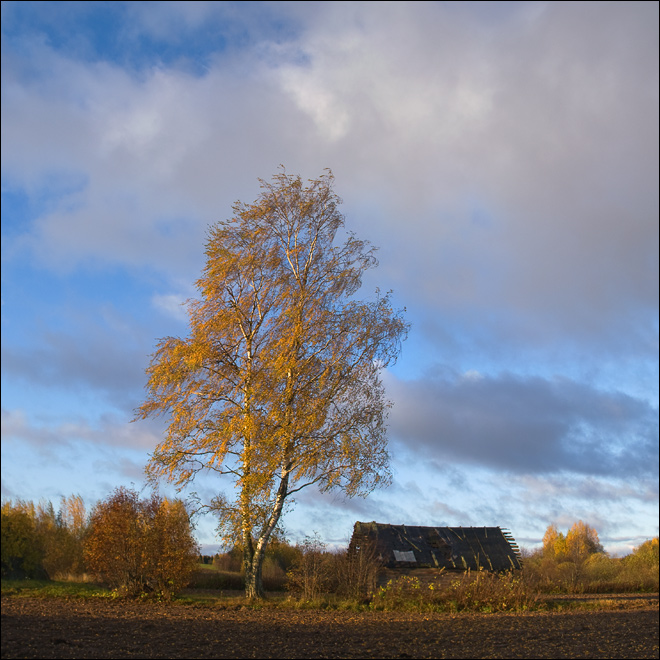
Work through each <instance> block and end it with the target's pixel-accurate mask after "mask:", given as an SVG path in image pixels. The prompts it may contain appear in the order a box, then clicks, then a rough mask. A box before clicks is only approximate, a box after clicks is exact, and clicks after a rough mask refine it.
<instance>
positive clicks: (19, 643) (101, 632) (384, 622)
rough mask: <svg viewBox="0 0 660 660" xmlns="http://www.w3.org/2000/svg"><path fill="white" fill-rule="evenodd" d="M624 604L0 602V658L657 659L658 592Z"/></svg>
mask: <svg viewBox="0 0 660 660" xmlns="http://www.w3.org/2000/svg"><path fill="white" fill-rule="evenodd" d="M599 598H603V597H602V596H601V597H599ZM607 598H609V597H607ZM620 605H621V604H619V605H617V603H616V602H615V601H612V607H613V609H600V610H598V611H589V612H585V611H572V612H562V613H550V612H547V613H546V612H537V613H530V614H457V615H452V614H413V613H403V612H346V611H319V610H287V609H281V608H262V609H249V608H246V607H241V606H238V605H236V606H234V609H221V608H220V607H209V606H205V607H195V606H191V605H181V604H176V603H174V604H158V603H140V602H133V601H106V600H101V599H70V600H67V599H58V598H43V599H39V598H27V597H25V598H24V597H4V598H2V657H3V658H658V652H659V642H658V605H657V596H656V597H655V599H649V598H644V599H639V601H638V602H635V603H634V604H631V603H627V604H626V605H625V607H626V609H618V607H619V606H620Z"/></svg>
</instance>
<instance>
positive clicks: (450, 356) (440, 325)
mask: <svg viewBox="0 0 660 660" xmlns="http://www.w3.org/2000/svg"><path fill="white" fill-rule="evenodd" d="M1 84H2V496H3V498H13V499H15V498H23V499H32V500H39V499H42V498H45V499H51V500H53V501H54V502H55V501H57V500H58V499H59V497H60V496H61V495H69V494H81V495H82V496H83V497H84V498H85V500H86V502H88V503H89V504H91V503H93V502H94V501H95V500H97V499H99V498H102V497H105V496H107V495H108V494H109V492H110V491H111V490H112V488H114V487H115V486H118V485H130V484H134V485H135V486H136V487H137V488H142V487H143V485H144V477H143V473H142V470H143V467H144V465H145V463H146V461H147V458H148V455H149V452H150V451H151V450H152V449H153V448H154V447H155V445H156V444H157V442H158V439H159V437H160V435H161V433H162V429H163V426H162V424H161V423H159V422H153V421H149V422H139V423H131V422H130V420H131V419H132V417H133V411H134V409H135V408H136V407H137V406H138V405H139V404H140V402H141V401H142V398H143V394H144V390H143V388H144V384H145V382H146V379H145V376H144V369H145V367H146V365H147V363H148V359H149V355H150V353H151V352H152V351H153V350H154V347H155V343H156V340H157V339H158V338H160V337H163V336H167V335H180V336H184V335H185V334H186V324H185V316H184V314H183V310H182V308H181V302H182V301H184V300H186V299H188V298H190V297H192V296H194V295H195V289H194V286H193V283H194V281H195V280H196V278H197V277H198V275H199V274H200V272H201V269H202V268H203V265H204V261H203V252H204V241H205V235H206V229H207V227H208V225H209V224H211V223H213V222H215V221H218V220H222V219H226V218H228V217H229V216H230V215H231V206H232V204H233V202H235V201H236V200H238V199H240V200H241V201H243V202H251V201H252V200H254V199H255V198H256V197H257V195H258V194H259V185H258V178H262V179H269V178H270V177H271V176H273V175H274V174H275V173H276V171H277V168H278V166H279V165H280V164H284V165H285V166H286V168H287V171H288V172H290V173H296V174H297V173H299V174H301V176H303V177H304V178H315V177H317V176H319V175H320V174H322V172H323V171H324V169H325V168H331V169H332V171H333V173H334V175H335V179H336V182H335V183H336V191H337V193H338V194H339V195H340V196H341V197H342V198H343V200H344V204H343V212H344V213H345V215H346V219H347V228H348V229H350V230H352V231H354V232H355V233H356V234H357V235H358V236H359V237H361V238H365V239H367V240H369V241H371V242H372V243H373V244H374V245H376V246H379V248H380V250H379V260H380V266H379V267H378V268H377V269H375V270H373V271H371V272H370V273H369V275H368V276H367V277H366V278H365V280H364V285H363V290H362V291H363V294H364V296H371V295H373V292H374V290H375V289H376V287H379V288H380V289H381V290H389V289H393V290H394V292H395V299H396V302H397V303H398V304H399V305H400V306H405V307H406V308H407V316H408V319H409V321H410V322H411V323H412V330H411V333H410V335H409V339H408V341H407V342H406V343H405V345H404V349H403V353H402V356H401V358H400V360H399V362H398V363H397V365H396V366H395V367H394V368H392V369H391V370H389V371H387V372H386V373H385V374H384V375H383V378H384V381H385V383H386V386H387V390H388V394H389V396H390V398H391V399H392V401H393V403H394V406H393V408H392V411H391V414H390V434H389V435H390V450H391V454H392V468H393V472H394V482H393V484H392V486H391V487H390V488H388V489H386V490H382V491H377V492H375V493H374V494H372V495H371V496H370V497H369V498H367V499H364V500H362V499H358V500H346V499H344V498H342V497H341V496H339V495H330V496H329V495H321V494H319V493H318V492H316V491H312V490H307V491H303V492H302V493H301V494H300V496H299V497H298V500H297V502H296V506H295V508H294V509H293V511H291V512H290V513H289V514H287V517H286V519H285V521H284V525H285V527H286V529H287V531H288V533H289V536H290V538H292V539H293V540H297V539H301V538H302V537H303V536H304V535H305V534H306V533H311V532H312V531H318V532H319V533H320V535H321V537H322V538H324V539H325V540H326V541H327V542H328V543H331V544H341V543H342V542H344V541H346V540H347V539H348V538H349V537H350V534H351V531H352V527H353V523H354V522H355V521H356V520H362V521H368V520H376V521H378V522H390V523H395V524H411V525H413V524H421V525H425V524H426V525H477V526H480V525H486V526H490V525H499V526H502V527H507V528H509V529H510V530H511V531H512V533H513V535H514V536H515V537H516V539H517V540H518V541H519V542H520V543H521V544H522V545H524V546H527V547H534V545H535V544H537V543H538V542H539V541H540V539H541V537H542V536H543V533H544V531H545V529H546V527H547V526H548V525H549V524H550V523H553V522H554V523H556V524H557V525H558V526H559V527H560V528H566V527H568V526H569V525H570V524H571V523H572V522H574V521H576V520H578V519H582V520H584V521H586V522H588V523H589V524H591V525H592V526H594V527H595V528H596V529H597V530H598V532H599V534H600V537H601V541H602V542H603V543H604V545H605V547H606V548H607V549H608V550H610V551H611V552H615V553H624V552H627V551H628V550H629V549H630V548H631V547H633V546H635V545H638V544H639V543H641V542H643V541H644V540H646V539H647V538H649V537H651V536H655V535H657V534H658V185H657V181H658V5H657V3H655V2H638V3H635V2H626V3H617V2H606V3H600V2H587V3H576V2H570V3H557V2H550V3H544V2H540V3H539V2H531V3H526V2H517V3H507V2H504V3H498V2H491V3H471V2H438V3H436V2H421V3H417V2H402V3H399V2H387V3H375V2H365V3H362V2H327V3H326V2H309V3H307V2H265V3H262V2H219V3H216V2H128V3H123V2H90V3H87V2H71V3H70V2H38V3H35V2H24V1H22V2H3V3H2V83H1ZM230 488H231V486H230V485H229V484H225V483H222V484H219V483H217V482H214V481H212V480H211V479H208V480H203V481H200V482H199V483H197V484H196V485H195V489H196V490H197V492H198V493H199V494H200V495H201V496H203V497H208V498H209V499H210V497H212V496H213V495H214V494H215V492H217V491H218V490H230ZM163 489H164V491H165V492H168V489H167V487H165V486H164V487H163ZM213 526H214V524H213V521H212V520H209V519H207V520H201V521H200V523H199V527H198V534H199V538H200V540H201V542H202V543H203V544H204V545H205V548H206V549H208V550H213V549H215V548H216V547H217V546H215V545H214V543H215V542H214V538H213Z"/></svg>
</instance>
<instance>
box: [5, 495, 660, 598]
mask: <svg viewBox="0 0 660 660" xmlns="http://www.w3.org/2000/svg"><path fill="white" fill-rule="evenodd" d="M658 558H659V553H658V538H657V537H656V538H654V539H651V540H649V541H646V542H645V543H643V544H641V545H640V546H639V547H637V548H635V549H634V550H633V552H632V553H631V554H629V555H628V556H626V557H623V558H615V557H610V556H609V555H608V554H607V553H606V552H605V551H604V550H603V547H602V545H601V543H600V541H599V538H598V533H597V532H596V530H595V529H593V528H592V527H590V526H589V525H587V524H586V523H584V522H582V521H579V522H577V523H575V524H574V525H572V526H571V527H570V528H569V529H568V530H567V532H566V533H563V532H560V531H559V530H558V529H557V528H556V526H555V525H551V526H550V527H548V529H547V530H546V533H545V535H544V537H543V546H542V547H541V548H540V549H538V550H536V551H533V552H524V553H523V570H522V571H516V572H515V573H516V575H513V574H511V575H501V576H497V575H489V574H487V573H486V572H484V573H483V574H481V573H480V574H479V576H476V577H477V579H476V581H475V576H469V575H465V576H459V577H457V578H455V579H453V581H451V580H450V581H447V580H445V581H444V582H443V583H442V584H441V583H440V582H438V583H437V584H427V585H426V586H424V585H421V584H420V583H419V580H418V579H417V578H414V577H412V578H411V577H409V576H408V577H403V578H400V579H399V580H398V581H397V580H395V581H393V582H392V581H391V582H390V583H388V585H386V586H383V585H381V586H380V587H379V586H378V577H379V573H380V570H381V568H382V566H381V563H380V562H379V560H378V557H377V553H376V552H375V550H374V549H373V548H372V549H370V550H367V551H364V552H360V553H352V552H350V551H349V550H340V551H328V549H327V548H326V546H325V545H324V544H323V543H322V542H321V540H320V539H319V537H318V535H315V536H313V537H306V538H305V540H304V541H303V542H302V543H298V544H296V545H291V544H289V543H288V542H287V541H286V539H285V538H284V536H282V535H280V536H274V537H273V538H272V539H271V541H270V542H269V544H268V547H267V550H266V557H265V560H264V564H263V581H264V586H265V588H266V589H267V590H270V591H275V590H285V589H286V590H288V591H289V592H291V593H292V594H294V595H295V596H296V597H298V598H300V599H302V600H305V601H313V600H315V599H318V598H320V597H321V596H322V595H324V594H334V595H336V596H337V597H340V598H348V599H353V600H358V601H364V600H371V602H372V604H375V605H376V606H379V607H380V606H382V607H390V606H391V607H398V603H399V601H409V600H410V599H411V598H412V599H413V600H414V599H417V600H419V599H422V601H424V603H426V601H429V602H431V601H433V603H432V604H436V605H437V604H442V603H443V602H444V600H447V599H449V600H451V602H452V603H454V604H456V603H458V604H459V605H458V606H460V607H463V606H465V607H471V606H472V605H474V603H473V602H472V601H475V602H479V603H481V602H482V601H483V602H485V603H490V602H491V601H492V602H495V601H498V599H499V600H502V602H504V603H505V605H506V606H507V607H509V606H510V605H511V604H514V602H515V603H517V604H518V605H520V604H522V606H526V604H528V603H530V602H531V600H530V599H533V595H534V594H538V593H541V592H545V593H553V592H554V593H580V592H585V593H586V592H589V593H608V592H609V593H614V592H622V591H657V590H658V569H659V561H658ZM204 564H206V566H204ZM242 564H243V552H242V549H241V548H240V546H238V545H237V546H235V547H233V548H231V549H229V550H228V551H227V552H224V553H219V554H216V555H213V556H204V557H200V555H199V548H198V546H197V543H196V542H195V539H194V537H193V529H192V525H191V522H190V517H189V514H188V512H187V511H186V508H185V506H184V504H183V503H182V502H181V501H180V500H169V499H167V498H163V497H160V496H158V495H156V494H152V495H151V496H150V497H148V498H146V499H140V498H139V495H138V493H136V492H135V491H133V490H130V489H126V488H118V489H116V490H115V491H114V492H113V493H112V494H111V495H110V496H109V497H108V498H107V499H105V500H103V501H101V502H99V503H98V504H96V505H95V506H94V507H93V508H92V510H91V511H90V512H89V513H88V512H87V511H86V509H85V505H84V503H83V500H82V498H80V497H79V496H72V497H68V498H62V499H61V501H60V505H59V508H58V509H57V510H56V509H55V507H54V506H53V505H52V504H51V503H50V502H48V503H40V504H36V505H35V504H33V503H32V502H24V501H17V502H11V501H9V502H5V503H4V504H3V505H2V577H3V578H25V577H29V578H41V579H52V580H76V581H84V580H90V581H95V582H99V583H102V584H105V585H107V586H108V587H110V588H111V589H114V590H115V591H116V593H118V594H122V595H129V596H136V595H144V594H151V595H155V596H157V597H164V598H170V597H171V596H172V595H173V594H175V593H177V592H178V591H180V590H181V589H183V588H184V587H186V586H191V587H193V588H206V589H216V590H218V589H223V590H233V589H235V590H241V589H243V588H244V574H243V566H242ZM441 592H442V593H441ZM504 596H506V598H504ZM443 599H444V600H443ZM475 599H476V600H475ZM507 599H508V601H510V603H509V604H507V602H508V601H507ZM436 601H437V603H436ZM420 602H421V601H420ZM463 602H464V604H463V605H461V603H463ZM498 602H499V601H498ZM500 605H501V603H500Z"/></svg>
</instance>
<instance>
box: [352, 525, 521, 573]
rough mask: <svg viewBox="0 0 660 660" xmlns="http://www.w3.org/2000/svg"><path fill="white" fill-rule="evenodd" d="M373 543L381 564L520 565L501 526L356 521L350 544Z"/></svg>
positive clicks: (506, 567)
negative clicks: (394, 523) (451, 525)
mask: <svg viewBox="0 0 660 660" xmlns="http://www.w3.org/2000/svg"><path fill="white" fill-rule="evenodd" d="M365 543H374V544H375V547H376V550H377V552H378V554H379V556H380V557H381V558H382V561H383V562H384V565H385V566H387V567H389V568H397V567H408V568H413V567H419V568H422V567H436V568H447V569H452V568H453V569H463V570H467V569H471V570H478V569H479V568H483V569H485V570H491V571H505V570H511V569H517V568H521V566H522V562H521V558H520V552H519V550H518V546H517V545H516V543H515V541H514V539H513V537H512V536H511V535H510V534H509V532H508V531H507V530H503V529H501V528H500V527H413V526H408V525H388V524H383V523H377V522H367V523H364V522H356V523H355V528H354V529H353V538H352V539H351V547H354V548H358V547H360V546H362V545H363V544H365Z"/></svg>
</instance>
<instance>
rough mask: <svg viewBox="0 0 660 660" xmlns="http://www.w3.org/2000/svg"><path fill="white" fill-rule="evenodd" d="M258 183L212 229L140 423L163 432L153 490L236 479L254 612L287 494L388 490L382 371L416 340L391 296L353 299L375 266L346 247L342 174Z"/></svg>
mask: <svg viewBox="0 0 660 660" xmlns="http://www.w3.org/2000/svg"><path fill="white" fill-rule="evenodd" d="M261 184H262V191H263V192H262V194H261V195H260V197H259V198H258V199H257V200H256V201H255V202H254V203H253V204H251V205H244V204H241V203H237V204H236V205H235V207H234V212H235V215H234V218H233V219H232V220H230V221H228V222H221V223H218V224H216V225H214V226H212V227H211V229H210V233H209V240H208V243H207V246H206V257H207V262H206V268H205V270H204V273H203V276H202V277H201V279H200V280H199V281H198V282H197V287H198V289H199V291H200V293H201V300H198V301H192V302H189V304H188V312H189V317H190V336H189V337H188V338H186V339H179V338H172V337H169V338H166V339H164V340H162V341H161V342H160V343H159V345H158V350H157V351H156V353H155V354H154V355H153V357H152V360H151V365H150V367H149V369H148V376H149V381H148V386H147V389H148V392H149V396H148V399H147V400H146V402H145V403H144V404H143V405H142V406H141V407H140V408H139V410H138V413H137V416H138V418H146V417H149V416H152V415H159V414H166V415H167V416H168V418H169V424H168V429H167V435H166V438H165V440H164V441H163V442H162V443H161V444H160V445H159V446H158V448H157V449H156V451H155V452H154V453H153V455H152V457H151V459H150V462H149V465H148V467H147V472H148V475H149V476H150V478H152V479H154V480H157V479H160V478H163V477H164V478H167V479H168V480H170V481H172V482H174V483H176V484H177V486H178V487H180V488H182V487H184V486H185V485H186V484H189V483H190V482H191V481H193V480H194V479H195V477H196V475H197V474H198V473H199V472H202V471H206V472H209V471H210V472H213V473H216V474H217V475H230V476H231V478H232V479H233V481H234V485H235V489H236V496H235V497H228V496H226V495H224V494H222V493H221V494H219V495H218V496H217V497H216V498H215V500H214V501H213V503H212V506H213V508H215V510H216V511H218V512H219V513H220V515H221V518H222V520H223V521H224V522H223V524H224V528H223V529H224V532H225V535H224V540H225V541H226V542H227V544H228V545H233V542H234V541H235V540H236V538H240V539H241V542H240V545H241V547H242V550H243V567H244V571H245V583H246V595H247V596H248V597H262V596H263V593H264V592H263V585H262V580H261V573H262V564H263V560H264V553H265V549H266V545H267V543H268V540H269V538H270V536H271V534H272V533H273V530H274V529H275V528H276V526H277V524H278V522H279V520H280V517H281V516H282V512H283V510H284V507H285V504H286V503H287V502H290V501H291V496H292V495H294V494H295V493H297V492H298V491H300V490H301V489H302V488H305V487H307V486H310V485H312V484H317V485H318V486H319V487H320V488H321V489H322V490H330V489H341V490H343V491H344V493H346V494H347V495H348V496H354V495H362V496H364V495H367V494H368V493H369V492H370V491H371V490H372V489H373V488H375V487H376V486H378V485H383V484H387V483H389V480H390V474H389V455H388V452H387V440H386V424H385V421H386V416H387V415H386V413H387V409H388V407H389V405H390V403H389V402H388V401H387V400H386V398H385V395H384V390H383V386H382V383H381V380H380V372H381V370H382V369H383V368H384V367H386V366H388V365H389V364H391V363H392V362H393V361H394V360H395V359H396V357H397V356H398V354H399V351H400V347H401V342H402V340H403V339H404V337H405V335H406V332H407V325H406V323H405V322H404V321H403V319H402V316H401V313H399V312H396V311H395V310H394V309H393V308H392V303H391V299H390V295H389V294H388V295H385V296H380V295H378V294H377V295H376V297H375V298H374V299H373V300H372V301H369V302H361V301H358V300H356V299H355V298H354V294H355V293H356V292H357V290H358V289H359V288H360V285H361V281H362V276H363V274H364V272H365V271H366V270H367V269H368V268H370V267H373V266H375V265H376V263H377V262H376V259H375V257H374V250H373V249H372V248H371V247H370V246H369V245H368V244H367V243H366V242H364V241H361V240H358V239H357V238H355V236H353V235H352V234H348V235H344V236H342V234H341V232H342V230H343V227H344V218H343V216H342V215H341V213H340V212H339V210H338V207H339V204H340V201H341V200H339V198H338V197H337V196H336V194H335V193H334V192H333V189H332V187H333V177H332V174H330V173H327V174H325V175H323V176H321V177H320V178H319V179H317V180H314V181H311V182H309V185H308V186H304V185H303V183H302V181H301V179H300V177H294V176H289V175H287V174H286V173H285V172H284V171H283V170H282V171H281V172H280V173H279V174H278V175H277V176H275V177H274V180H273V182H272V183H266V182H264V181H262V182H261ZM340 237H341V238H342V240H343V243H341V242H339V239H340ZM336 242H337V243H338V244H336Z"/></svg>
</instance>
